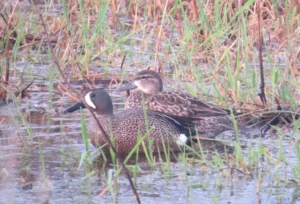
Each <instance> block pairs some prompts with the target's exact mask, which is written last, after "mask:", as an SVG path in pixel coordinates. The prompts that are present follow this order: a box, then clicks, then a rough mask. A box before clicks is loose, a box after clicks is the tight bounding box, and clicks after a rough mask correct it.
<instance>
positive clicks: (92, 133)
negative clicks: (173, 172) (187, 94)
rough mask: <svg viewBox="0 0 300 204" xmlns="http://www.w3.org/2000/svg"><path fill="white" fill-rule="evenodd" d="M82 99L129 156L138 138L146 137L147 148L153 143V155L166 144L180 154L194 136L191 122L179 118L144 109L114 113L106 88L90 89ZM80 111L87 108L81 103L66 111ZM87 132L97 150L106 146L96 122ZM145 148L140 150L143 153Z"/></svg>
mask: <svg viewBox="0 0 300 204" xmlns="http://www.w3.org/2000/svg"><path fill="white" fill-rule="evenodd" d="M83 100H84V101H85V104H87V105H88V106H89V107H90V109H91V110H92V111H94V112H95V113H96V114H97V118H98V120H99V122H100V124H101V125H102V127H103V129H104V130H105V132H106V134H108V135H109V136H110V137H112V138H113V141H114V144H115V147H116V150H117V151H118V152H119V153H125V154H126V153H129V152H130V151H131V150H132V149H133V148H134V147H135V145H136V144H137V142H138V139H139V137H140V138H143V137H146V138H144V139H145V140H144V141H145V144H146V147H148V145H149V141H150V140H152V141H153V149H152V151H154V152H157V151H163V145H165V147H170V149H171V150H174V151H178V150H179V149H180V146H183V145H185V144H188V143H189V140H188V136H189V134H191V128H192V127H191V126H190V125H191V123H190V122H187V121H185V120H184V119H181V118H180V117H177V118H176V117H171V116H168V115H167V114H163V113H160V112H156V111H151V110H148V111H144V110H142V109H132V110H125V111H122V112H119V113H113V104H112V100H111V98H110V96H109V95H108V93H107V92H105V91H104V90H103V89H92V90H90V91H89V92H88V93H87V94H85V95H84V97H83ZM80 108H85V105H84V102H82V101H80V102H78V103H77V104H75V105H73V106H70V107H69V108H67V109H66V110H65V111H64V112H65V113H68V112H73V111H75V110H78V109H80ZM87 131H88V135H89V138H90V139H91V142H92V144H93V145H94V146H95V147H99V146H103V145H105V144H107V140H106V138H105V136H104V135H103V133H102V132H101V131H100V129H99V127H98V126H97V122H96V121H95V120H94V119H93V120H91V121H90V122H89V123H88V125H87ZM145 135H146V136H145ZM150 146H151V145H150ZM108 149H109V148H108V146H106V147H104V148H103V151H104V152H106V151H107V150H108ZM142 149H143V148H141V147H140V150H141V151H142Z"/></svg>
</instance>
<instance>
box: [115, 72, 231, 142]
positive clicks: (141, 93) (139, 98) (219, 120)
mask: <svg viewBox="0 0 300 204" xmlns="http://www.w3.org/2000/svg"><path fill="white" fill-rule="evenodd" d="M125 90H130V95H129V97H128V98H127V99H126V102H125V108H126V109H135V108H141V107H143V102H144V105H145V107H147V108H148V109H151V110H155V111H160V112H163V113H167V114H171V115H176V116H184V117H189V118H193V119H198V124H197V129H198V132H199V133H200V134H205V135H206V136H209V137H212V136H215V135H217V134H219V133H221V132H223V131H226V130H231V129H232V128H233V126H232V121H231V118H230V117H229V113H230V111H228V110H225V109H222V108H218V107H217V106H214V105H212V104H209V103H205V102H202V101H200V100H199V99H197V98H195V97H194V96H192V95H190V94H188V93H183V92H179V91H163V82H162V79H161V77H160V75H159V74H158V73H157V72H154V71H151V70H144V71H141V72H138V73H137V74H136V76H135V77H134V79H133V81H132V82H131V83H129V84H125V85H123V86H121V87H120V88H119V89H118V91H125Z"/></svg>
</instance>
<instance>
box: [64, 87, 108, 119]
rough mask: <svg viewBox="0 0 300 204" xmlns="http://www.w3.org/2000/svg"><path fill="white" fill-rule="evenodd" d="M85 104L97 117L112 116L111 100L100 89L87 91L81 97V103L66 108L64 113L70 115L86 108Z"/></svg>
mask: <svg viewBox="0 0 300 204" xmlns="http://www.w3.org/2000/svg"><path fill="white" fill-rule="evenodd" d="M83 101H84V102H83ZM85 104H86V105H88V106H89V108H90V109H91V110H93V111H95V112H96V113H97V114H99V115H109V114H113V105H112V100H111V98H110V96H109V95H108V93H107V92H106V91H104V90H103V89H100V88H99V89H91V90H89V91H88V92H87V93H86V94H85V95H84V96H83V99H82V100H81V101H79V102H77V103H76V104H74V105H72V106H70V107H68V108H66V109H65V110H64V113H71V112H74V111H76V110H79V109H83V108H86V106H85Z"/></svg>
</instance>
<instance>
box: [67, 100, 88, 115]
mask: <svg viewBox="0 0 300 204" xmlns="http://www.w3.org/2000/svg"><path fill="white" fill-rule="evenodd" d="M84 108H86V107H85V105H84V103H83V102H82V101H79V102H77V103H75V104H74V105H72V106H70V107H68V108H66V109H65V110H64V113H72V112H74V111H77V110H79V109H84Z"/></svg>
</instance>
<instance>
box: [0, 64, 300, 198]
mask: <svg viewBox="0 0 300 204" xmlns="http://www.w3.org/2000/svg"><path fill="white" fill-rule="evenodd" d="M33 70H34V68H33ZM12 80H14V79H12ZM44 83H45V84H47V83H48V82H47V81H46V82H44ZM43 86H47V85H43V83H42V82H40V87H38V88H37V87H36V88H35V87H32V88H30V89H29V93H30V97H29V98H25V99H23V100H22V103H21V104H17V105H13V104H10V105H8V106H4V107H2V108H1V111H0V115H1V118H3V121H2V124H1V130H0V145H1V148H0V155H1V156H0V168H1V169H0V170H1V172H0V193H1V197H0V203H104V202H105V203H112V202H117V203H132V202H135V198H134V196H133V193H132V190H131V188H130V185H129V183H128V180H127V178H126V176H125V175H124V174H123V173H121V174H120V175H119V176H118V178H117V180H116V182H115V183H116V184H115V185H114V187H113V190H112V191H107V192H106V193H105V194H104V195H100V192H101V191H102V190H103V189H105V188H106V187H107V185H108V183H109V182H110V179H109V178H110V177H109V175H110V174H112V173H113V172H114V171H115V167H114V165H112V164H111V163H110V164H107V165H105V166H104V167H103V165H102V163H103V161H102V160H101V158H99V157H98V156H99V153H95V154H94V155H93V161H94V165H93V167H91V166H90V167H86V166H85V165H83V166H81V167H80V168H79V160H80V155H81V153H83V152H84V151H85V147H84V144H83V142H82V138H81V128H80V113H72V114H67V115H64V114H61V113H60V111H61V110H63V107H66V106H67V105H68V104H70V103H72V101H70V99H68V97H67V96H62V95H61V94H58V93H59V91H58V90H57V89H56V88H54V89H53V94H52V95H50V93H49V92H47V91H38V90H41V87H43ZM77 88H78V87H77ZM112 96H113V100H114V102H115V110H116V111H118V110H121V109H122V108H121V107H122V97H120V96H118V95H117V94H116V93H114V92H112ZM85 115H86V116H87V115H88V113H87V112H86V114H85ZM230 134H233V133H230V132H229V133H227V135H229V137H231V136H230ZM31 137H32V138H31ZM232 137H234V136H232ZM294 137H298V136H295V135H294ZM241 140H242V142H243V144H245V145H246V147H245V148H243V152H244V155H245V157H246V158H245V160H251V158H250V157H249V154H248V153H249V152H250V151H253V150H257V151H258V150H259V149H261V146H263V148H267V149H268V154H269V156H270V157H271V158H272V159H271V160H273V164H270V162H266V161H264V160H265V159H264V158H263V156H262V158H261V159H260V160H259V164H256V168H255V169H252V171H251V172H248V173H249V174H245V173H242V172H240V171H239V170H234V169H233V170H228V169H226V168H227V167H228V166H226V164H224V168H220V166H222V165H220V166H219V167H214V165H217V162H214V160H215V159H216V157H217V156H218V155H219V156H220V155H221V157H224V156H226V155H230V154H225V153H224V152H223V151H220V150H218V149H215V148H211V149H210V148H209V147H206V146H205V145H203V149H204V155H205V158H206V160H203V161H201V162H188V163H186V162H184V160H183V159H182V158H181V156H180V155H177V157H176V158H177V159H175V160H174V161H171V162H170V164H167V162H163V161H157V162H156V163H155V167H154V168H150V165H149V164H148V162H147V160H146V159H142V156H141V158H140V160H139V163H138V166H139V167H140V170H139V171H138V173H137V175H136V180H135V183H136V186H137V190H138V193H139V196H140V198H141V200H142V202H143V203H153V202H159V203H213V202H215V201H216V202H217V203H297V202H299V194H300V192H299V189H298V187H297V185H295V184H293V182H288V181H289V178H292V177H293V175H292V168H293V167H294V166H295V165H296V164H297V162H298V159H297V156H296V152H295V149H296V148H295V147H294V145H295V144H294V142H293V140H292V139H291V138H289V137H286V138H283V139H280V138H279V136H278V135H277V136H274V135H273V136H268V137H265V138H257V139H250V138H249V137H245V138H241ZM291 146H293V148H290V147H291ZM280 148H281V149H280ZM279 149H280V150H279ZM91 151H95V149H94V148H93V147H91ZM279 151H282V154H283V155H284V157H285V162H280V161H278V160H277V159H276V158H277V154H278V152H279ZM95 152H97V151H95ZM246 155H247V156H246ZM266 160H268V159H266ZM133 163H134V161H133ZM259 182H261V185H260V188H259V190H258V187H257V186H258V183H259ZM257 191H258V193H257Z"/></svg>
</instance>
